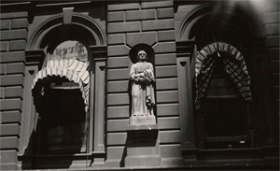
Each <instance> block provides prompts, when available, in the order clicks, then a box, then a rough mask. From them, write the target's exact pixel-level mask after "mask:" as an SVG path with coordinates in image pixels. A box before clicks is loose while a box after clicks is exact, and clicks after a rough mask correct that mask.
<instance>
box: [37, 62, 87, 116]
mask: <svg viewBox="0 0 280 171" xmlns="http://www.w3.org/2000/svg"><path fill="white" fill-rule="evenodd" d="M87 68H88V64H87V63H85V62H81V61H78V60H76V59H54V60H50V61H48V64H47V66H46V67H45V68H43V69H42V70H40V71H39V72H38V73H37V74H36V76H35V78H34V80H33V85H32V93H33V96H34V101H35V105H36V104H38V103H40V102H39V101H40V99H41V98H42V96H44V86H45V85H46V84H48V83H51V82H53V81H54V79H53V78H56V77H61V78H63V77H66V78H67V79H68V80H70V81H73V82H75V83H78V84H79V89H80V90H81V92H82V98H83V99H84V103H85V110H86V111H87V110H88V103H89V88H90V75H89V72H88V70H87ZM36 100H37V101H36Z"/></svg>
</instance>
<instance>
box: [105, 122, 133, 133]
mask: <svg viewBox="0 0 280 171" xmlns="http://www.w3.org/2000/svg"><path fill="white" fill-rule="evenodd" d="M128 122H129V121H128V119H117V120H115V119H114V120H108V121H107V131H109V132H118V131H126V127H127V125H128Z"/></svg>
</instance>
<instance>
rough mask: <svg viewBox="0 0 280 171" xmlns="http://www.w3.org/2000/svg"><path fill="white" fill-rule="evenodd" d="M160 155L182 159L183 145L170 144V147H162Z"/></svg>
mask: <svg viewBox="0 0 280 171" xmlns="http://www.w3.org/2000/svg"><path fill="white" fill-rule="evenodd" d="M160 154H161V156H162V157H166V158H171V157H181V156H182V151H181V145H180V144H170V145H160Z"/></svg>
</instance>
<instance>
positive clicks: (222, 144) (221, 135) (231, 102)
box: [202, 60, 248, 148]
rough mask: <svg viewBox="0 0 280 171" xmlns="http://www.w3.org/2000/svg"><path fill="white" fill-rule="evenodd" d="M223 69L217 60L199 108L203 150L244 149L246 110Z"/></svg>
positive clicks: (245, 140)
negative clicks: (201, 120) (203, 143)
mask: <svg viewBox="0 0 280 171" xmlns="http://www.w3.org/2000/svg"><path fill="white" fill-rule="evenodd" d="M223 67H224V66H223V64H222V61H221V60H216V62H215V64H214V71H213V76H212V79H211V82H210V85H209V89H208V92H207V95H206V98H205V100H204V102H203V106H202V114H203V127H204V128H203V132H204V141H205V147H206V148H229V147H246V145H247V139H248V137H247V132H246V117H247V112H248V111H247V106H246V103H245V102H244V101H243V99H242V98H241V97H240V95H239V92H238V90H237V89H236V87H235V84H234V83H233V82H232V80H231V78H230V77H229V75H228V74H227V73H226V72H225V71H224V69H223Z"/></svg>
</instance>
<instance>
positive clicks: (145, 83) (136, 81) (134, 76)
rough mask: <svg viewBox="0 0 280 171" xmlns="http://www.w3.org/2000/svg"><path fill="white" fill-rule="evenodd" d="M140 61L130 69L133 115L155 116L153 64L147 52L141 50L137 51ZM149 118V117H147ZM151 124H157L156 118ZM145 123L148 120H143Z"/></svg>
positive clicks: (142, 116)
mask: <svg viewBox="0 0 280 171" xmlns="http://www.w3.org/2000/svg"><path fill="white" fill-rule="evenodd" d="M137 60H138V62H137V63H135V64H133V65H132V67H131V70H130V80H131V81H132V84H131V97H132V104H131V108H132V117H138V118H139V117H141V118H146V119H145V120H151V119H149V117H152V118H155V117H154V113H153V108H154V105H155V95H154V88H153V85H152V83H153V82H155V76H154V69H153V65H152V64H151V63H150V62H147V53H146V52H145V51H144V50H140V51H139V52H138V53H137ZM147 118H148V119H147ZM152 120H154V121H153V122H149V121H148V122H149V123H151V124H155V119H152ZM143 122H144V123H143V124H145V122H146V121H143Z"/></svg>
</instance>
